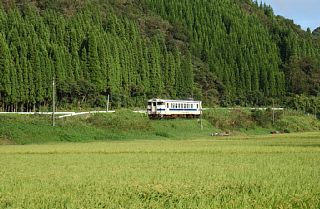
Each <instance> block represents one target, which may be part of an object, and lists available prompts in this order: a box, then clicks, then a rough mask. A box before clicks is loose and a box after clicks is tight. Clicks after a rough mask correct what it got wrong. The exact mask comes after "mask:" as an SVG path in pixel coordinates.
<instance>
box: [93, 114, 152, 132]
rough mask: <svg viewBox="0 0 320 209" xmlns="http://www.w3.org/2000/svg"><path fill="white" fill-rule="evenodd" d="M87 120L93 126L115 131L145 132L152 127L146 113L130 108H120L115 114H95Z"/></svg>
mask: <svg viewBox="0 0 320 209" xmlns="http://www.w3.org/2000/svg"><path fill="white" fill-rule="evenodd" d="M87 120H88V122H89V123H90V124H92V125H93V126H95V127H99V128H102V129H106V130H110V131H117V132H119V131H120V132H128V131H133V132H134V131H136V132H147V131H150V130H151V129H152V127H151V122H150V120H149V118H148V117H147V116H146V115H143V114H137V113H134V112H132V111H131V110H120V111H117V113H116V114H95V115H93V116H92V117H89V118H88V119H87Z"/></svg>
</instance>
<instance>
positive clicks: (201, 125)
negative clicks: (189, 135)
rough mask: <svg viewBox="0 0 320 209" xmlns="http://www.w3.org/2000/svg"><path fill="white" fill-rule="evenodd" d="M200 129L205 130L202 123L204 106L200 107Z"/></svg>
mask: <svg viewBox="0 0 320 209" xmlns="http://www.w3.org/2000/svg"><path fill="white" fill-rule="evenodd" d="M200 108H201V109H200V127H201V131H202V130H203V123H202V113H203V112H202V105H200Z"/></svg>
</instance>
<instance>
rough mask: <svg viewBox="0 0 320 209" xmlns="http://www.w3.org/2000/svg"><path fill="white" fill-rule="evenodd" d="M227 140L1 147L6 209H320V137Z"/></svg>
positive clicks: (0, 201)
mask: <svg viewBox="0 0 320 209" xmlns="http://www.w3.org/2000/svg"><path fill="white" fill-rule="evenodd" d="M158 122H160V123H161V121H158ZM226 139H227V140H226ZM226 139H225V138H223V139H215V138H212V137H211V138H207V139H203V138H202V139H201V140H200V139H197V140H149V141H144V140H134V141H110V142H93V143H85V144H84V143H63V144H51V145H28V146H1V147H0V156H1V161H0V166H1V168H2V169H1V171H0V194H1V195H0V208H201V209H203V208H319V207H320V198H319V194H320V187H319V178H320V165H319V159H320V136H319V134H318V133H308V134H291V135H277V136H274V135H270V136H267V137H263V136H256V137H252V136H250V137H248V136H242V137H229V138H226Z"/></svg>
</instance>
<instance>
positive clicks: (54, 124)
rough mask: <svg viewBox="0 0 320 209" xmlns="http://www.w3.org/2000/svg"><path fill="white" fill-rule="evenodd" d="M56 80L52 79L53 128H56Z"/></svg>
mask: <svg viewBox="0 0 320 209" xmlns="http://www.w3.org/2000/svg"><path fill="white" fill-rule="evenodd" d="M55 90H56V88H55V80H54V78H53V79H52V126H56V121H55V111H56V101H55V100H56V99H55V93H56V92H55Z"/></svg>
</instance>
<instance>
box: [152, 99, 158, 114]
mask: <svg viewBox="0 0 320 209" xmlns="http://www.w3.org/2000/svg"><path fill="white" fill-rule="evenodd" d="M151 112H152V113H153V114H157V102H152V103H151Z"/></svg>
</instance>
